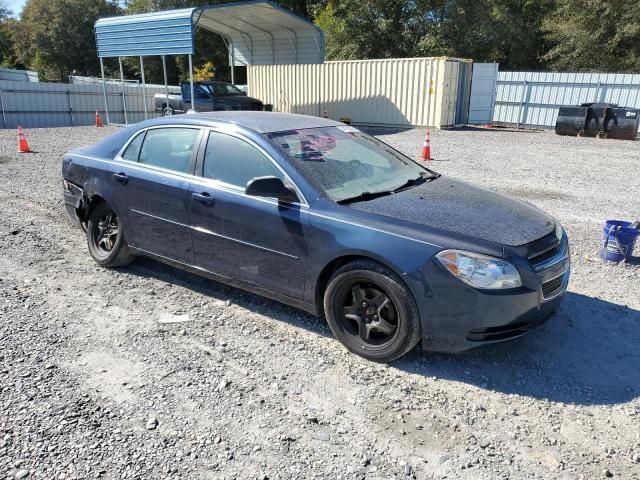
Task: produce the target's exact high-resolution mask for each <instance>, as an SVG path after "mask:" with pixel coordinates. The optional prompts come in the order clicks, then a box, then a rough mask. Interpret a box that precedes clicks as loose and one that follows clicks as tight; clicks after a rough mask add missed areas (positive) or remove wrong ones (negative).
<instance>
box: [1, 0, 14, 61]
mask: <svg viewBox="0 0 640 480" xmlns="http://www.w3.org/2000/svg"><path fill="white" fill-rule="evenodd" d="M14 23H15V20H13V19H12V18H11V10H9V8H8V7H7V4H6V2H3V1H0V65H2V66H7V67H9V66H12V64H13V61H12V58H13V38H12V35H11V31H12V29H13V24H14Z"/></svg>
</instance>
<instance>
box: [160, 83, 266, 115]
mask: <svg viewBox="0 0 640 480" xmlns="http://www.w3.org/2000/svg"><path fill="white" fill-rule="evenodd" d="M193 89H194V94H195V97H196V101H195V106H196V108H195V110H196V111H198V112H217V111H222V110H270V108H269V107H270V106H269V105H267V108H265V105H263V104H262V102H261V101H260V100H258V99H257V98H251V97H247V94H246V93H245V92H243V91H242V90H240V89H239V88H238V87H236V86H235V85H232V84H231V83H227V82H219V81H207V82H194V85H193ZM154 104H155V110H156V112H158V113H162V115H163V116H165V117H170V116H171V115H174V114H176V113H186V112H187V111H189V110H191V108H192V107H191V84H190V83H189V82H182V84H181V86H180V95H176V94H169V98H168V102H167V95H166V94H164V93H157V94H155V95H154Z"/></svg>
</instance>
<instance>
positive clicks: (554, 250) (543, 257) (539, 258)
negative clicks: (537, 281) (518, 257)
mask: <svg viewBox="0 0 640 480" xmlns="http://www.w3.org/2000/svg"><path fill="white" fill-rule="evenodd" d="M560 245H561V244H560V243H559V244H558V245H556V246H555V247H553V248H551V249H549V250H547V251H546V252H542V253H541V254H539V255H534V256H533V257H530V258H529V261H530V262H531V263H532V264H533V265H537V264H538V263H542V262H544V261H546V260H549V259H550V258H552V257H554V256H555V255H557V254H558V252H559V251H560Z"/></svg>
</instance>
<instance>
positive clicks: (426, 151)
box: [420, 130, 433, 160]
mask: <svg viewBox="0 0 640 480" xmlns="http://www.w3.org/2000/svg"><path fill="white" fill-rule="evenodd" d="M420 158H421V159H422V160H433V158H431V134H430V133H429V130H427V134H426V135H425V137H424V144H423V145H422V154H421V155H420Z"/></svg>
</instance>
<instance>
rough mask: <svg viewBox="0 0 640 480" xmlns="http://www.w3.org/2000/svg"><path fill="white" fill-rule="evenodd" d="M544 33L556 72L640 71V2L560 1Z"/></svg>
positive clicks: (546, 57)
mask: <svg viewBox="0 0 640 480" xmlns="http://www.w3.org/2000/svg"><path fill="white" fill-rule="evenodd" d="M544 29H545V32H546V38H547V40H548V41H549V42H550V43H551V44H552V47H551V49H550V50H549V51H548V52H547V53H546V54H545V56H544V58H545V60H547V61H548V62H549V63H550V64H551V66H552V67H553V68H554V69H556V70H573V71H595V72H634V73H637V72H638V70H640V2H637V1H626V2H625V1H615V2H614V1H608V2H605V1H599V0H557V6H556V8H555V9H554V10H553V11H552V13H551V14H550V15H549V16H548V17H547V18H546V19H545V21H544Z"/></svg>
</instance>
